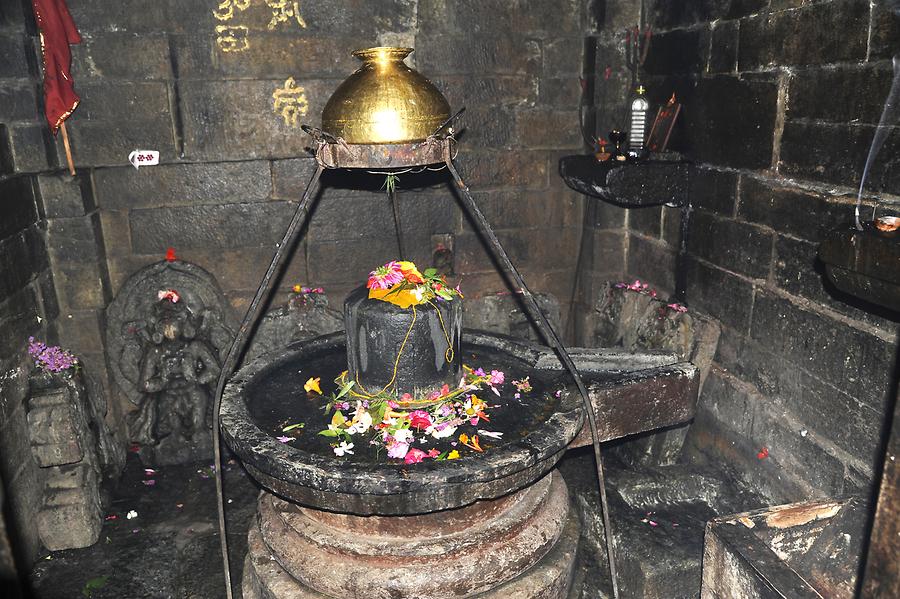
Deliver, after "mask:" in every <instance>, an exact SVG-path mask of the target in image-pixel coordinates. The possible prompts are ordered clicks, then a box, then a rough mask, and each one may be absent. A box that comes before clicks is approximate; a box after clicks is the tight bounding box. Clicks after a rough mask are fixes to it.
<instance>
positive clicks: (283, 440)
mask: <svg viewBox="0 0 900 599" xmlns="http://www.w3.org/2000/svg"><path fill="white" fill-rule="evenodd" d="M275 438H276V439H278V440H279V441H281V442H282V443H287V442H289V441H291V437H275Z"/></svg>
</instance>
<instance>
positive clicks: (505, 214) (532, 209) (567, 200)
mask: <svg viewBox="0 0 900 599" xmlns="http://www.w3.org/2000/svg"><path fill="white" fill-rule="evenodd" d="M474 191H475V192H474V193H473V195H474V197H475V202H476V203H477V204H478V208H479V209H480V210H481V212H482V213H483V214H484V216H485V218H486V219H487V221H488V222H489V223H490V224H491V226H492V227H493V228H494V229H498V230H499V229H525V228H535V227H573V226H576V225H577V222H576V218H577V210H578V208H577V202H576V198H575V197H574V194H571V193H566V192H562V193H558V194H556V193H555V194H552V196H551V195H550V194H548V193H547V192H544V191H521V192H519V191H502V190H498V191H492V192H489V193H482V192H479V191H477V190H474ZM440 203H441V204H442V205H444V204H445V205H446V206H448V207H449V208H450V209H451V210H452V212H461V211H462V208H461V207H457V203H456V201H455V200H454V199H453V198H452V197H449V196H448V197H446V200H441V201H440ZM447 216H448V220H447V221H445V222H452V221H451V220H450V215H449V214H448V215H447ZM463 218H464V219H465V223H466V226H467V227H468V228H471V227H472V223H471V221H470V220H469V218H468V215H465V216H464V217H463Z"/></svg>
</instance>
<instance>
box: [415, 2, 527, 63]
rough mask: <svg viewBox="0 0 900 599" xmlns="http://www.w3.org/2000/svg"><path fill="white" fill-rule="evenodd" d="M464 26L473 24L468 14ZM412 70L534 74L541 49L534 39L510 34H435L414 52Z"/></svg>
mask: <svg viewBox="0 0 900 599" xmlns="http://www.w3.org/2000/svg"><path fill="white" fill-rule="evenodd" d="M466 19H467V22H468V23H475V20H474V19H473V18H472V15H467V17H466ZM416 54H418V58H417V59H416V69H417V70H418V71H420V72H421V73H422V74H423V75H425V76H426V77H429V78H430V77H436V76H438V75H466V74H468V75H474V74H477V75H478V76H479V77H480V76H482V74H488V75H537V74H539V73H540V70H541V47H540V44H539V43H538V42H537V41H536V40H532V39H526V38H524V37H519V36H517V35H513V34H510V33H499V34H498V32H494V33H491V34H469V35H459V36H457V35H436V36H435V37H434V39H433V40H431V42H430V43H429V44H428V45H427V46H424V47H421V48H419V49H418V51H417V52H416Z"/></svg>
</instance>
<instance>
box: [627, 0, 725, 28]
mask: <svg viewBox="0 0 900 599" xmlns="http://www.w3.org/2000/svg"><path fill="white" fill-rule="evenodd" d="M727 5H728V2H724V1H722V0H713V1H712V2H677V1H673V0H652V2H650V3H649V4H648V5H647V7H646V10H647V22H648V24H649V25H651V26H652V27H653V29H654V30H659V29H672V28H675V27H679V26H685V25H693V24H696V23H701V22H704V21H712V20H715V19H718V18H722V17H724V16H725V14H726V12H727ZM637 22H638V21H637V20H635V21H634V22H633V23H627V24H626V26H632V27H633V26H634V25H635V23H637Z"/></svg>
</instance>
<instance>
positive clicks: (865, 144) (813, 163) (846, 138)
mask: <svg viewBox="0 0 900 599" xmlns="http://www.w3.org/2000/svg"><path fill="white" fill-rule="evenodd" d="M874 136H875V127H874V126H872V125H833V124H827V123H818V122H806V121H793V120H788V121H787V122H786V123H785V125H784V133H783V134H782V138H781V161H780V163H779V165H778V171H779V172H780V173H783V174H785V175H789V176H800V177H803V178H805V179H811V180H814V181H822V182H828V183H837V184H839V185H845V186H848V187H853V188H855V187H858V186H859V181H860V179H861V177H862V170H863V166H864V165H865V162H866V156H867V155H868V153H869V147H870V146H871V144H872V139H873V138H874ZM898 150H900V140H898V139H897V138H896V137H895V136H889V137H888V138H887V141H886V142H885V144H884V146H883V147H882V148H881V152H880V154H879V156H878V158H877V159H876V160H875V162H874V163H873V165H872V169H871V171H870V172H869V177H868V179H867V182H866V188H867V189H870V190H877V191H886V192H891V193H896V192H898V191H900V169H898V168H896V166H895V162H894V161H893V160H891V159H890V157H892V156H897V155H898V154H897V151H898Z"/></svg>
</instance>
